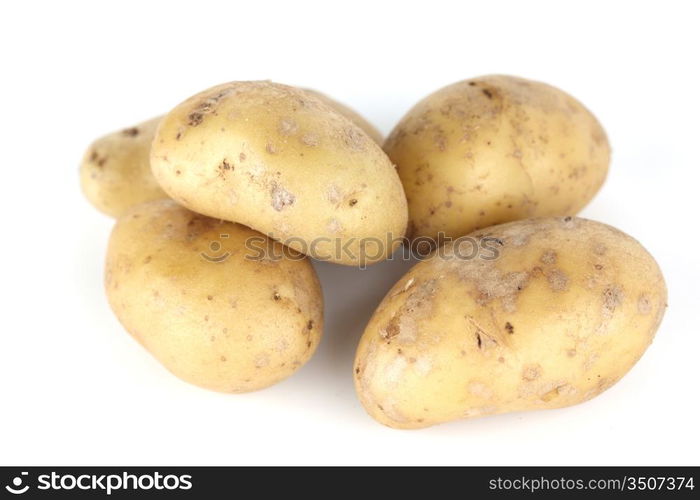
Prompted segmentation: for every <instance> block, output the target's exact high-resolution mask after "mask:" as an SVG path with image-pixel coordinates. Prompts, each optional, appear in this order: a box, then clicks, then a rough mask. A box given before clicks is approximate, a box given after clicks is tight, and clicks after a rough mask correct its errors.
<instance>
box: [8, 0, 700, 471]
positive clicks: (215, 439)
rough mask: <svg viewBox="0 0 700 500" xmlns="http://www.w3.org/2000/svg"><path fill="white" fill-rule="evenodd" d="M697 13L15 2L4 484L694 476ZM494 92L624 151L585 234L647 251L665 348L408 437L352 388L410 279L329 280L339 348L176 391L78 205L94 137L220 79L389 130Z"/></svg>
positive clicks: (672, 9)
mask: <svg viewBox="0 0 700 500" xmlns="http://www.w3.org/2000/svg"><path fill="white" fill-rule="evenodd" d="M692 6H693V3H692V2H687V3H680V2H673V1H668V0H666V1H663V2H658V3H646V2H630V3H629V4H625V3H623V2H600V3H599V2H593V1H585V2H580V3H578V4H573V3H570V2H551V3H549V2H548V3H541V2H531V1H528V2H492V1H479V2H454V3H447V2H441V1H436V0H430V1H427V2H423V3H421V4H420V5H419V6H416V7H412V6H409V3H408V2H397V3H394V4H389V3H382V2H379V1H372V2H361V1H352V2H342V3H338V4H335V3H333V2H330V1H327V2H317V3H311V2H300V1H289V2H284V3H272V2H253V1H246V2H233V1H230V2H207V1H202V0H197V1H193V2H190V3H188V4H185V3H179V2H172V1H171V2H144V1H136V2H131V1H125V0H120V1H118V2H111V3H106V2H87V1H86V2H70V1H64V2H45V3H37V2H21V3H20V2H3V3H2V7H0V51H1V55H2V61H1V62H2V64H1V65H0V73H2V76H1V77H0V90H1V92H0V105H1V107H0V109H1V117H0V138H1V139H0V140H1V141H2V142H1V149H0V160H1V161H2V164H1V165H0V172H1V173H0V182H1V183H2V191H1V194H0V203H2V220H1V221H0V231H1V232H0V238H1V243H2V244H1V245H0V252H2V255H1V257H2V260H1V261H0V262H2V264H1V269H2V275H1V276H0V283H1V284H2V285H1V286H2V301H1V302H0V304H1V307H2V309H1V310H2V315H1V316H0V318H1V319H2V322H1V323H0V463H1V464H5V465H10V464H46V465H56V464H144V465H148V464H153V465H157V464H161V465H166V464H183V465H186V464H482V465H486V464H503V465H505V464H698V463H699V462H700V460H699V452H698V449H699V446H700V443H699V439H698V421H699V420H700V414H699V412H698V409H699V407H700V406H699V403H698V397H699V395H698V382H699V380H698V374H699V367H700V319H699V318H698V316H696V314H697V313H698V312H699V310H700V307H698V299H699V298H700V297H699V296H698V295H699V294H698V286H699V284H700V272H699V265H698V262H699V260H700V259H699V258H698V254H697V252H698V234H697V231H698V222H697V216H698V204H699V203H700V199H699V198H700V196H699V193H698V190H699V189H700V188H699V186H698V181H699V180H700V177H699V174H698V171H699V170H700V156H699V154H698V152H699V151H700V125H699V124H700V98H699V92H700V78H699V75H698V69H697V68H698V57H699V56H698V49H700V36H699V35H698V28H697V19H698V15H697V12H693V11H692V10H693V9H691V7H692ZM488 73H509V74H515V75H520V76H524V77H529V78H533V79H539V80H543V81H546V82H549V83H552V84H554V85H556V86H559V87H560V88H562V89H565V90H566V91H568V92H569V93H571V94H573V95H574V96H576V97H577V98H579V99H580V100H581V101H583V102H584V103H585V104H586V105H587V106H588V107H589V108H590V109H592V110H593V111H594V112H595V113H596V114H597V116H598V118H599V119H600V120H601V122H602V123H603V125H604V126H605V128H606V129H607V132H608V134H609V137H610V140H611V142H612V146H613V156H614V158H613V163H612V166H611V170H610V176H609V178H608V181H607V182H606V184H605V186H604V187H603V189H602V190H601V192H600V193H599V195H598V196H597V197H596V198H595V199H594V201H593V202H592V203H591V204H590V205H589V206H588V207H587V208H586V209H585V210H584V212H583V215H584V216H586V217H589V218H594V219H598V220H602V221H605V222H607V223H610V224H612V225H615V226H617V227H619V228H620V229H622V230H624V231H626V232H628V233H629V234H631V235H633V236H635V237H636V238H637V239H639V240H640V241H641V242H642V243H643V244H644V245H645V246H646V247H647V248H648V249H649V250H650V251H651V253H652V254H653V255H655V257H656V258H657V260H658V261H659V263H660V265H661V268H662V269H663V271H664V273H665V276H666V278H667V283H668V288H669V291H670V297H669V308H668V311H667V315H666V318H665V319H664V322H663V324H662V325H661V329H660V330H659V332H658V335H657V337H656V340H655V342H654V344H653V345H652V346H651V347H650V348H649V350H648V351H647V353H646V354H645V356H644V357H643V358H642V360H641V361H640V362H639V363H638V365H637V366H635V367H634V369H633V370H632V371H631V372H630V373H629V375H628V376H627V377H625V378H624V379H623V380H622V381H621V382H619V383H618V384H617V385H616V386H614V387H613V388H611V389H610V390H608V391H607V392H605V393H604V394H602V395H601V396H599V397H598V398H596V399H594V400H592V401H590V402H587V403H585V404H582V405H579V406H575V407H571V408H567V409H562V410H551V411H540V412H531V413H519V414H511V415H503V416H497V417H491V418H484V419H479V420H471V421H462V422H453V423H450V424H445V425H441V426H437V427H433V428H429V429H425V430H419V431H398V430H392V429H389V428H386V427H383V426H381V425H380V424H378V423H376V422H374V421H373V420H372V419H370V418H369V417H368V416H367V415H366V414H365V412H364V411H363V409H362V407H361V406H360V404H359V403H358V401H357V399H356V397H355V394H354V390H353V386H352V373H351V370H352V357H353V355H354V349H355V345H356V342H357V340H358V338H359V335H360V334H361V331H362V329H363V327H364V324H365V322H366V321H367V319H368V317H369V315H370V314H371V311H372V310H373V308H374V307H375V306H376V305H377V303H378V301H379V300H380V299H381V297H382V296H383V295H384V293H385V292H386V290H387V289H388V287H389V286H390V285H391V284H392V283H393V282H394V281H395V280H396V279H397V278H398V277H399V276H400V275H401V274H402V273H403V272H404V270H405V268H406V267H407V266H406V265H405V264H402V263H393V264H392V263H388V264H384V265H380V266H376V267H372V268H371V269H370V270H369V271H365V272H361V271H358V270H354V269H350V268H345V267H340V266H334V265H331V264H321V265H318V266H317V269H318V271H319V274H320V276H321V280H322V282H323V286H324V294H325V298H326V332H325V337H324V339H323V342H322V345H321V346H320V348H319V350H318V352H317V354H316V356H315V357H314V358H313V360H312V361H311V362H310V363H309V364H308V365H307V366H305V367H304V368H303V369H302V370H301V371H299V372H298V373H297V374H296V375H294V376H293V377H291V378H290V379H288V380H286V381H285V382H283V383H280V384H279V385H277V386H274V387H272V388H270V389H267V390H264V391H260V392H257V393H252V394H246V395H225V394H216V393H213V392H208V391H206V390H202V389H198V388H195V387H193V386H189V385H187V384H185V383H184V382H181V381H179V380H178V379H176V378H175V377H173V376H172V375H170V374H169V373H167V372H166V371H165V370H164V369H163V368H162V367H161V366H160V365H159V364H158V363H156V361H154V360H153V359H152V358H151V357H150V355H149V354H148V353H147V352H145V351H144V350H143V349H142V348H141V347H139V346H138V345H137V344H136V342H135V341H133V340H132V339H131V338H130V337H129V335H128V334H126V333H125V332H124V331H123V330H122V328H121V327H120V325H119V324H118V323H117V320H116V319H115V318H114V317H113V315H112V314H111V312H110V310H109V308H108V305H107V302H106V299H105V297H104V293H103V290H102V266H103V258H104V252H105V247H106V242H107V238H108V235H109V231H110V229H111V226H112V220H111V219H110V218H108V217H106V216H103V215H101V214H99V213H97V212H96V211H95V210H94V209H93V208H92V207H91V206H90V205H89V204H88V203H87V202H86V201H85V200H84V199H83V197H82V195H81V193H80V189H79V183H78V163H79V161H80V158H81V155H82V153H83V150H84V149H85V148H86V146H87V145H88V143H89V142H90V141H91V140H92V139H93V138H95V137H97V136H99V135H102V134H103V133H106V132H110V131H112V130H113V129H119V128H121V127H124V126H128V125H131V124H133V123H135V122H137V121H140V120H142V119H146V118H150V117H151V116H155V115H157V114H159V113H162V112H164V111H166V110H168V109H170V108H171V107H173V106H174V105H175V104H177V103H178V102H180V101H181V100H183V99H184V98H186V97H188V96H190V95H191V94H193V93H195V92H197V91H199V90H202V89H204V88H207V87H209V86H212V85H214V84H218V83H221V82H225V81H230V80H245V79H273V80H276V81H280V82H284V83H291V84H298V85H303V86H307V87H313V88H316V89H319V90H321V91H323V92H326V93H328V94H330V95H332V96H334V97H336V98H338V99H339V100H341V101H344V102H345V103H347V104H350V105H351V106H353V107H355V108H356V109H357V110H358V111H360V112H361V113H363V114H365V115H366V116H367V117H368V118H369V119H370V120H371V121H373V122H374V123H375V124H377V125H378V126H379V127H380V128H381V129H382V131H383V132H384V133H387V132H388V131H389V130H390V129H391V127H392V126H393V124H394V123H395V122H396V121H397V120H398V119H399V118H400V117H401V116H402V114H403V113H404V112H405V111H406V110H407V109H408V108H409V107H410V106H411V105H412V104H413V103H414V102H416V101H417V100H418V99H419V98H421V97H423V96H424V95H426V94H428V93H430V92H432V91H434V90H436V89H437V88H439V87H442V86H443V85H446V84H449V83H451V82H454V81H457V80H460V79H464V78H468V77H472V76H478V75H482V74H488Z"/></svg>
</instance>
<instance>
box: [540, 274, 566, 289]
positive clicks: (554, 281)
mask: <svg viewBox="0 0 700 500" xmlns="http://www.w3.org/2000/svg"><path fill="white" fill-rule="evenodd" d="M545 276H547V282H548V283H549V287H550V288H551V289H552V290H554V291H555V292H563V291H565V290H566V289H567V287H568V286H569V278H568V277H567V276H566V274H564V273H563V272H562V271H561V270H560V269H550V270H548V271H546V272H545Z"/></svg>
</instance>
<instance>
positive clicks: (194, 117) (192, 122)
mask: <svg viewBox="0 0 700 500" xmlns="http://www.w3.org/2000/svg"><path fill="white" fill-rule="evenodd" d="M202 120H204V114H202V113H200V112H198V111H195V112H192V113H190V114H189V115H188V116H187V125H189V126H190V127H196V126H197V125H199V124H200V123H202Z"/></svg>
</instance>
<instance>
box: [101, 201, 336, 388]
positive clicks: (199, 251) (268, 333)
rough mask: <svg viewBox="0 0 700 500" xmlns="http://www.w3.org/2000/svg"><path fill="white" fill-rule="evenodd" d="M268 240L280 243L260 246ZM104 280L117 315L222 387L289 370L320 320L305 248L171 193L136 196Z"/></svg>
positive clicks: (175, 360)
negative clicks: (206, 212)
mask: <svg viewBox="0 0 700 500" xmlns="http://www.w3.org/2000/svg"><path fill="white" fill-rule="evenodd" d="M268 247H269V248H270V249H271V250H272V251H274V253H273V252H267V253H266V254H264V255H263V254H262V253H261V250H262V249H265V248H268ZM285 251H286V252H285ZM258 257H263V258H258ZM277 257H279V258H277ZM105 287H106V291H107V296H108V298H109V302H110V305H111V306H112V309H113V311H114V313H115V314H116V315H117V317H118V318H119V321H121V323H122V324H123V325H124V327H125V328H126V330H127V331H128V332H129V333H130V334H131V335H132V336H133V337H134V338H135V339H136V340H138V341H139V342H140V343H141V344H143V346H144V347H145V348H146V349H148V350H149V351H150V352H151V354H153V355H154V356H155V357H156V359H158V360H159V361H160V362H161V363H162V364H163V365H164V366H165V367H166V368H167V369H168V370H170V371H171V372H172V373H174V374H175V375H177V376H178V377H180V378H181V379H183V380H186V381H187V382H190V383H192V384H195V385H198V386H201V387H205V388H207V389H213V390H216V391H223V392H245V391H252V390H256V389H261V388H263V387H267V386H269V385H272V384H274V383H276V382H278V381H280V380H282V379H284V378H286V377H288V376H290V375H291V374H292V373H294V372H295V371H296V370H297V369H298V368H299V367H300V366H302V365H303V364H304V363H306V361H308V360H309V358H310V357H311V355H312V354H313V352H314V350H315V349H316V346H317V345H318V343H319V340H320V338H321V332H322V330H323V314H322V309H323V305H322V295H321V289H320V285H319V282H318V279H317V277H316V273H315V272H314V269H313V267H312V266H311V264H310V262H309V260H308V259H307V258H306V257H304V256H302V255H299V254H298V253H297V252H294V251H290V250H289V249H286V248H285V247H283V246H282V245H280V244H279V243H276V242H272V241H271V240H269V239H268V238H266V237H265V236H263V235H261V234H260V233H257V232H256V231H253V230H251V229H248V228H246V227H244V226H241V225H239V224H233V223H230V222H221V221H218V220H214V219H210V218H208V217H205V216H202V215H199V214H195V213H193V212H190V211H189V210H187V209H185V208H183V207H181V206H179V205H177V204H176V203H175V202H174V201H172V200H160V201H154V202H150V203H146V204H143V205H138V206H136V207H134V208H133V209H132V210H131V211H129V212H128V213H127V214H125V215H124V216H123V217H121V218H120V219H119V220H118V222H117V224H116V226H115V228H114V231H113V232H112V236H111V239H110V242H109V250H108V254H107V264H106V271H105Z"/></svg>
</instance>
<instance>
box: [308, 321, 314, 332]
mask: <svg viewBox="0 0 700 500" xmlns="http://www.w3.org/2000/svg"><path fill="white" fill-rule="evenodd" d="M306 329H307V330H313V329H314V320H312V319H310V320H309V322H308V323H306Z"/></svg>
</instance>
